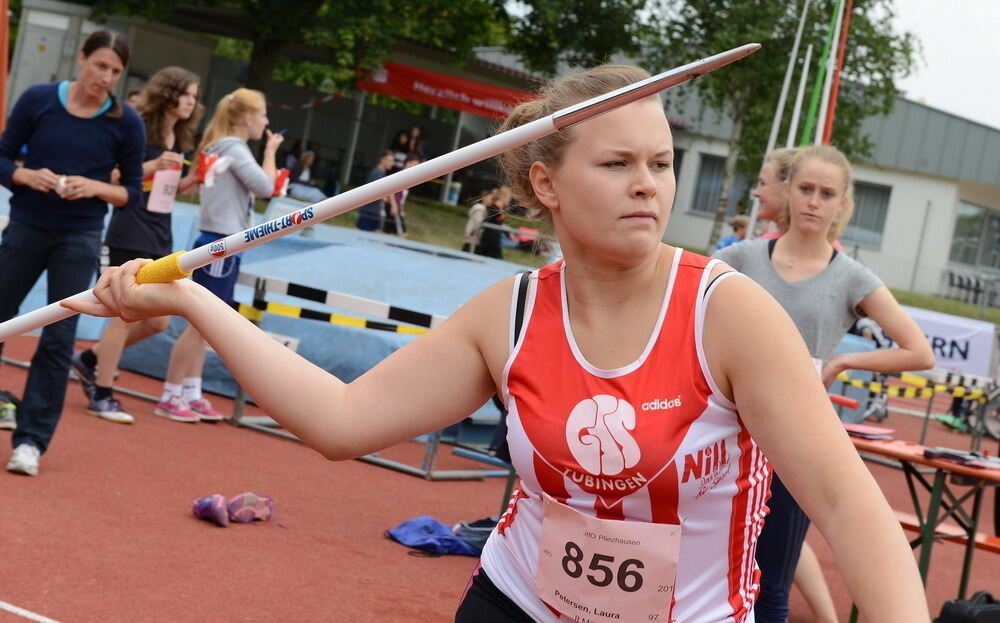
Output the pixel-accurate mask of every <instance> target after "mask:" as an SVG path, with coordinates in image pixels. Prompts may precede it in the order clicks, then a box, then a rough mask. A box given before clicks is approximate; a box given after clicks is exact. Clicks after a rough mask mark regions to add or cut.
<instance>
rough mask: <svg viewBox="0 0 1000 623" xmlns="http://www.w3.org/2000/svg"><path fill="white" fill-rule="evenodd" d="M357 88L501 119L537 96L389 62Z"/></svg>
mask: <svg viewBox="0 0 1000 623" xmlns="http://www.w3.org/2000/svg"><path fill="white" fill-rule="evenodd" d="M357 88H359V89H361V90H362V91H368V92H369V93H381V94H383V95H392V96H393V97H400V98H403V99H406V100H410V101H414V102H420V103H422V104H430V105H432V106H443V107H445V108H452V109H455V110H463V111H465V112H468V113H472V114H474V115H480V116H483V117H491V118H493V119H503V118H504V117H506V116H507V115H508V113H510V111H511V110H512V109H513V108H514V106H516V105H517V104H519V103H520V102H523V101H525V100H529V99H534V98H535V97H537V96H536V95H535V94H533V93H529V92H528V91H520V90H517V89H505V88H502V87H496V86H493V85H490V84H486V83H483V82H475V81H473V80H465V79H463V78H456V77H454V76H448V75H445V74H442V73H438V72H436V71H428V70H426V69H419V68H417V67H411V66H409V65H401V64H400V63H393V62H387V63H385V65H384V66H383V67H382V68H381V69H378V70H376V71H373V72H372V73H371V74H370V75H369V76H368V79H367V80H362V81H360V82H358V84H357Z"/></svg>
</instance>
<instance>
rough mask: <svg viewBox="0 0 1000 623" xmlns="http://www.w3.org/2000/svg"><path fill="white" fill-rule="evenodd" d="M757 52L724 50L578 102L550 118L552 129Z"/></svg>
mask: <svg viewBox="0 0 1000 623" xmlns="http://www.w3.org/2000/svg"><path fill="white" fill-rule="evenodd" d="M759 49H760V44H759V43H747V44H745V45H741V46H740V47H738V48H733V49H731V50H726V51H725V52H720V53H719V54H715V55H712V56H709V57H707V58H703V59H700V60H697V61H694V62H691V63H688V64H687V65H683V66H681V67H677V68H675V69H671V70H670V71H665V72H663V73H660V74H657V75H655V76H652V77H649V78H646V79H645V80H640V81H639V82H636V83H635V84H630V85H628V86H626V87H622V88H620V89H617V90H615V91H611V92H609V93H605V94H604V95H601V96H598V97H594V98H591V99H589V100H587V101H585V102H580V103H579V104H576V105H574V106H569V107H567V108H564V109H562V110H560V111H558V112H556V113H553V115H552V123H553V125H555V126H556V129H559V130H561V129H563V128H567V127H569V126H571V125H574V124H576V123H580V122H581V121H586V120H587V119H591V118H593V117H596V116H598V115H602V114H604V113H606V112H610V111H612V110H614V109H616V108H620V107H622V106H625V105H626V104H631V103H632V102H637V101H639V100H641V99H645V98H647V97H650V96H651V95H654V94H656V93H659V92H660V91H663V90H665V89H669V88H670V87H673V86H677V85H678V84H682V83H684V82H689V81H691V80H693V79H695V78H697V77H698V76H702V75H704V74H707V73H708V72H710V71H714V70H716V69H718V68H720V67H724V66H726V65H728V64H729V63H732V62H733V61H738V60H740V59H742V58H745V57H747V56H749V55H751V54H753V53H754V52H756V51H757V50H759Z"/></svg>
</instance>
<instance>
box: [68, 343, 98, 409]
mask: <svg viewBox="0 0 1000 623" xmlns="http://www.w3.org/2000/svg"><path fill="white" fill-rule="evenodd" d="M82 354H83V351H80V352H76V353H73V359H72V360H71V362H70V365H71V366H72V367H73V371H74V372H76V378H78V379H80V387H81V388H82V389H83V395H84V396H86V397H87V400H93V399H94V392H95V390H96V388H97V366H94V367H91V366H88V365H87V364H85V363H83V359H81V358H80V355H82Z"/></svg>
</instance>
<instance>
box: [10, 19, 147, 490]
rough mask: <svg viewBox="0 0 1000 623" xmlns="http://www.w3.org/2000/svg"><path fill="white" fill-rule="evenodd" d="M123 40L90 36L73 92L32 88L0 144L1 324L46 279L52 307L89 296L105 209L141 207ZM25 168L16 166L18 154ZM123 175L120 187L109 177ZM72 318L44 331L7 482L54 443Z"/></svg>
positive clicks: (58, 86)
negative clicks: (0, 220)
mask: <svg viewBox="0 0 1000 623" xmlns="http://www.w3.org/2000/svg"><path fill="white" fill-rule="evenodd" d="M128 58H129V47H128V43H127V42H126V41H125V39H124V38H122V37H121V35H118V34H115V33H112V32H108V31H103V30H102V31H97V32H95V33H93V34H92V35H90V36H89V37H88V38H87V40H86V41H85V42H84V44H83V48H82V49H81V50H80V54H79V56H78V58H77V62H78V63H79V67H80V71H79V77H78V78H77V79H76V80H74V81H72V82H61V83H50V84H39V85H35V86H33V87H31V88H29V89H28V90H27V91H25V92H24V94H23V95H21V97H20V98H19V99H18V101H17V104H15V106H14V110H13V112H11V115H10V118H9V119H8V120H7V128H6V130H5V131H4V133H3V136H2V137H0V183H2V184H3V185H4V186H6V187H7V188H9V189H10V190H11V192H12V193H13V196H12V197H11V199H10V222H9V223H8V224H7V227H6V228H5V229H4V230H3V239H2V242H0V266H2V267H3V270H0V293H2V296H0V321H3V320H7V319H9V318H12V317H13V316H14V315H15V314H16V313H17V311H18V308H19V307H20V305H21V302H22V301H23V300H24V298H25V297H26V296H27V294H28V292H29V291H30V290H31V288H32V287H33V286H34V285H35V282H36V281H38V278H39V277H40V276H41V274H42V271H46V270H47V271H48V272H47V274H48V283H47V286H48V288H47V289H48V300H49V302H54V301H58V300H60V299H63V298H66V297H68V296H72V295H73V294H76V293H77V292H80V291H82V290H86V289H87V288H88V287H89V286H90V283H91V280H92V279H93V278H94V274H95V273H96V271H97V264H98V258H99V257H100V248H101V229H102V228H103V227H104V217H105V215H106V214H107V212H108V204H109V203H110V204H112V205H114V206H119V207H120V206H125V205H129V204H132V203H137V202H140V201H141V200H142V158H143V152H144V150H145V148H146V132H145V129H144V128H143V124H142V120H141V119H140V118H139V115H138V114H136V112H135V110H133V109H132V108H131V107H129V106H125V105H123V104H122V103H121V102H120V101H118V100H117V99H116V98H115V97H114V96H112V95H111V90H112V89H113V88H114V86H115V84H117V82H118V80H119V78H121V75H122V72H123V71H124V69H125V65H126V64H127V63H128ZM25 145H26V146H27V148H28V153H27V156H26V157H25V159H24V164H23V166H17V165H16V164H15V163H14V160H15V158H17V157H18V154H19V152H20V150H21V147H22V146H25ZM115 168H118V169H119V170H120V171H121V185H113V184H111V183H110V182H111V172H112V171H113V170H114V169H115ZM76 323H77V320H76V318H75V317H72V318H67V319H66V320H62V321H60V322H57V323H55V324H51V325H49V326H47V327H45V329H44V330H43V331H42V337H41V340H39V343H38V348H37V349H36V351H35V355H34V357H33V358H32V360H31V368H30V369H29V371H28V380H27V383H26V384H25V387H24V398H23V400H22V402H21V408H20V409H19V410H18V412H17V429H16V430H15V431H14V435H13V437H12V441H13V445H14V454H13V457H12V458H11V459H10V461H9V462H8V463H7V470H8V471H11V472H16V473H21V474H27V475H30V476H34V475H36V474H38V459H39V456H40V455H41V454H42V453H44V452H45V450H46V449H47V448H48V445H49V442H50V441H51V439H52V436H53V434H54V433H55V429H56V425H57V424H58V423H59V416H60V414H61V413H62V407H63V400H64V399H65V397H66V379H67V377H68V374H69V367H70V358H71V357H72V355H73V341H74V339H75V336H76Z"/></svg>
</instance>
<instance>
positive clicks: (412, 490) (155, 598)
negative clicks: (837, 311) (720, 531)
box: [0, 338, 1000, 623]
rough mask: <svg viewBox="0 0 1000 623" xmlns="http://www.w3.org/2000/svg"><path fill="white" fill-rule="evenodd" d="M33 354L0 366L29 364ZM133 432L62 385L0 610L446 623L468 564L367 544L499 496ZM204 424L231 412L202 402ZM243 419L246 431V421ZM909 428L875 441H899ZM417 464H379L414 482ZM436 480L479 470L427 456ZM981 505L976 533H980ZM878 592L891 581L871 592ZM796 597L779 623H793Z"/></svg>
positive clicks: (2, 504) (937, 598) (116, 616)
mask: <svg viewBox="0 0 1000 623" xmlns="http://www.w3.org/2000/svg"><path fill="white" fill-rule="evenodd" d="M34 345H35V339H34V338H17V339H14V340H12V341H11V342H10V343H8V344H7V346H6V348H5V350H4V355H5V356H7V357H11V358H13V359H19V360H22V361H24V360H28V359H29V358H30V356H31V353H32V352H33V349H34ZM25 376H26V371H25V370H23V369H21V368H16V367H13V366H9V365H5V366H3V367H0V388H6V389H11V390H13V391H14V392H15V393H17V394H20V393H21V389H22V388H23V385H24V378H25ZM117 384H118V385H119V386H122V387H127V388H129V389H133V390H137V391H141V392H145V393H149V394H157V393H159V391H160V388H161V383H160V382H159V381H157V380H154V379H150V378H147V377H143V376H139V375H136V374H132V373H128V372H124V373H122V376H121V378H119V379H118V383H117ZM120 397H121V399H122V402H123V404H124V406H125V408H126V409H127V410H129V411H130V412H132V413H133V414H135V415H136V423H135V424H133V425H131V426H127V425H121V424H114V423H111V422H106V421H104V420H100V419H98V418H95V417H92V416H90V415H87V414H86V413H85V411H84V408H85V402H84V399H83V395H82V392H80V390H79V386H78V385H77V384H76V383H75V382H71V383H70V387H69V390H68V393H67V399H66V407H65V411H64V413H63V418H62V421H61V423H60V426H59V430H58V431H57V434H56V437H55V439H54V440H53V444H52V446H51V448H50V452H48V453H47V454H46V455H45V456H43V457H42V463H41V474H40V475H39V476H38V477H37V478H28V477H22V476H15V475H12V474H8V473H7V472H6V471H0V526H2V530H3V538H2V539H0V543H2V545H0V561H2V564H0V569H2V573H0V602H6V603H8V604H12V605H14V606H17V607H20V608H24V609H25V610H29V611H32V612H35V613H38V614H40V615H44V616H46V617H49V618H51V619H55V620H57V621H60V622H62V623H70V622H77V621H143V622H158V621H193V620H216V621H283V622H285V621H288V622H295V621H380V622H381V621H386V622H393V621H407V622H424V621H427V622H431V621H435V622H436V621H448V620H451V619H452V617H453V614H454V610H455V607H456V605H457V602H458V599H459V597H460V595H461V593H462V590H463V589H464V587H465V584H466V581H467V580H468V576H469V573H470V572H471V570H472V568H473V567H474V566H475V560H473V559H472V558H467V557H454V556H450V557H442V558H423V557H415V556H410V555H408V554H407V549H406V548H404V547H402V546H400V545H398V544H396V543H393V542H390V541H389V540H387V539H386V538H384V536H383V532H384V531H385V530H386V529H388V528H391V527H394V526H395V525H397V524H398V523H400V522H401V521H404V520H406V519H409V518H411V517H414V516H417V515H423V514H429V515H433V516H435V517H437V518H438V519H440V520H442V521H444V522H446V523H453V522H457V521H460V520H471V519H477V518H480V517H484V516H487V515H491V514H494V513H496V511H497V510H498V508H499V506H500V496H501V495H502V492H503V486H504V482H503V481H502V479H499V478H492V479H488V480H486V481H482V482H475V481H474V482H430V481H426V480H422V479H419V478H415V477H413V476H407V475H404V474H401V473H399V472H395V471H390V470H387V469H383V468H380V467H376V466H373V465H369V464H366V463H361V462H358V461H348V462H343V463H330V462H328V461H326V460H324V459H323V458H322V457H320V456H319V455H318V454H316V453H315V452H313V451H312V450H310V449H308V448H306V447H304V446H303V445H301V444H298V443H296V442H292V441H286V440H283V439H279V438H276V437H273V436H269V435H265V434H262V433H257V432H254V431H249V430H245V429H236V428H234V427H232V426H230V425H229V424H225V423H222V424H214V425H213V424H205V423H200V424H194V425H191V424H184V423H177V422H171V421H168V420H165V419H162V418H158V417H155V416H153V415H152V414H151V412H152V405H151V404H150V403H148V402H146V401H143V400H140V399H137V398H131V397H128V396H120ZM213 402H214V403H215V404H216V406H217V407H218V408H220V410H222V411H224V412H229V411H230V410H231V402H230V401H228V400H225V399H223V398H219V397H214V398H213ZM249 414H253V410H251V411H250V413H249ZM920 423H921V421H920V420H917V419H914V418H909V417H905V416H900V415H892V416H890V417H889V419H888V420H887V422H886V425H888V426H890V427H895V428H897V429H898V431H899V434H900V436H901V437H904V438H916V435H918V434H919V426H920ZM931 431H932V436H931V437H930V438H929V442H930V444H931V445H952V446H954V447H959V448H963V447H967V444H968V437H965V436H960V435H954V434H951V433H948V432H946V431H944V430H943V429H942V428H941V426H940V425H939V424H936V423H935V424H932V426H931ZM8 443H9V437H8V434H7V433H6V432H4V433H2V434H0V448H2V449H0V460H2V461H3V462H4V463H5V462H6V460H7V458H8V457H9V452H10V451H9V449H8ZM422 450H423V447H422V446H421V445H419V444H412V443H411V444H404V445H402V446H399V447H396V448H393V449H390V450H389V451H386V452H384V453H382V455H383V456H388V457H391V458H397V459H400V460H406V461H407V462H409V463H410V464H414V465H416V464H419V461H420V459H421V457H422ZM439 467H440V468H442V469H462V468H471V469H475V468H478V467H480V464H478V463H475V462H472V461H467V460H465V459H461V458H457V457H454V456H451V455H450V454H449V453H447V452H446V451H443V452H442V453H441V455H440V458H439ZM872 470H873V473H874V474H875V476H876V478H877V479H878V481H879V483H880V484H881V485H882V487H883V489H884V490H885V491H886V494H887V497H888V498H889V500H890V503H891V504H892V505H893V506H894V507H895V508H898V509H901V510H906V511H908V512H912V509H911V508H910V506H909V498H908V494H907V492H906V488H905V482H904V479H903V476H902V474H901V473H900V472H898V471H897V470H892V469H890V468H886V467H880V466H873V467H872ZM243 491H258V492H261V493H266V494H268V495H271V496H273V497H274V498H275V500H277V502H278V510H279V513H280V515H279V517H280V519H281V520H282V522H283V523H285V524H286V525H287V526H288V529H287V530H285V529H282V528H280V527H278V526H277V525H275V524H274V523H273V522H269V523H266V524H262V525H231V526H230V527H228V528H219V527H216V526H214V525H212V524H209V523H206V522H203V521H199V520H197V519H195V518H194V517H193V516H192V515H191V514H190V510H189V509H190V505H191V502H192V501H193V500H194V499H195V498H197V497H200V496H203V495H209V494H212V493H216V492H218V493H222V494H224V495H226V496H230V495H234V494H236V493H240V492H243ZM990 495H992V494H988V497H987V498H986V504H985V505H984V506H985V507H986V508H984V512H983V518H982V523H981V526H992V498H991V497H990ZM809 541H810V543H812V544H813V546H814V548H815V549H816V551H817V554H818V555H819V557H820V561H821V563H822V564H823V566H824V569H826V572H827V577H828V580H829V582H830V584H831V587H832V589H833V592H834V596H835V600H836V602H837V606H838V611H839V613H840V615H841V619H842V620H846V617H847V612H848V610H849V604H850V600H849V598H848V596H847V593H846V590H845V589H844V587H843V582H842V581H841V580H840V579H839V577H838V576H837V573H836V568H835V565H834V562H833V558H832V555H831V554H830V552H829V548H828V547H827V546H826V545H825V543H823V542H822V539H821V538H820V537H819V536H818V535H817V534H815V531H813V532H811V533H810V537H809ZM961 555H962V550H961V548H960V547H959V546H958V545H953V544H947V543H943V544H939V545H937V546H936V547H935V551H934V558H933V571H932V575H931V579H930V582H929V585H928V599H929V603H930V605H931V608H932V611H933V612H934V613H935V614H936V612H937V611H938V610H939V609H940V605H941V603H942V602H943V601H944V600H945V599H948V598H951V597H953V596H954V593H955V592H956V591H957V584H958V569H960V565H961ZM998 586H1000V556H996V555H989V554H988V553H986V552H978V553H977V556H976V559H975V566H974V572H973V577H972V581H971V584H970V588H972V589H973V590H979V589H982V588H990V587H993V588H994V589H995V588H996V587H998ZM885 587H886V590H887V591H888V590H892V580H891V578H886V580H885ZM25 620H27V619H24V618H21V617H18V616H15V615H13V614H9V613H7V612H4V611H3V610H0V621H4V622H5V621H16V622H20V623H23V622H24V621H25ZM810 620H811V617H809V616H808V614H807V613H806V611H805V609H804V606H803V602H802V600H801V597H800V596H798V595H797V594H796V595H795V596H794V598H793V616H792V618H791V623H804V622H805V621H810Z"/></svg>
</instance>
